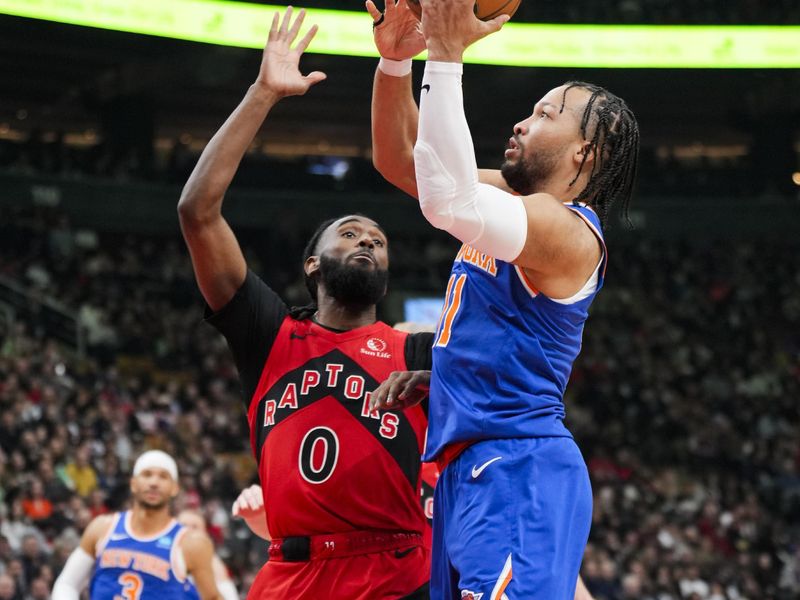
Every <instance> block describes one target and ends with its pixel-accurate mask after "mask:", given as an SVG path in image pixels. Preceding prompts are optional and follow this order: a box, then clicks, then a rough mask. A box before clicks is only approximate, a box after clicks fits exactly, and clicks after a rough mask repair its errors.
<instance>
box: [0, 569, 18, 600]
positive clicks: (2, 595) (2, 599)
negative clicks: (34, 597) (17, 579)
mask: <svg viewBox="0 0 800 600" xmlns="http://www.w3.org/2000/svg"><path fill="white" fill-rule="evenodd" d="M0 600H22V596H20V595H19V594H18V593H17V586H16V584H15V583H14V579H13V578H11V577H10V576H9V575H7V574H5V573H3V574H0Z"/></svg>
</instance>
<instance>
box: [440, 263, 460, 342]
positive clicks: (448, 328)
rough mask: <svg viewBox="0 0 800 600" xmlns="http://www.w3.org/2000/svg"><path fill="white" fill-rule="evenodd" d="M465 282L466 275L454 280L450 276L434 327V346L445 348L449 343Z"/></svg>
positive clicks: (453, 276)
mask: <svg viewBox="0 0 800 600" xmlns="http://www.w3.org/2000/svg"><path fill="white" fill-rule="evenodd" d="M466 282H467V275H466V273H463V274H461V275H459V276H458V279H456V276H455V275H450V281H448V282H447V292H446V293H445V298H444V308H442V315H441V316H440V317H439V324H438V325H437V326H436V341H435V342H434V343H433V345H434V346H440V347H442V348H443V347H445V346H447V343H448V342H449V341H450V334H451V333H452V331H453V321H455V318H456V315H457V314H458V309H459V308H461V292H463V291H464V284H465V283H466Z"/></svg>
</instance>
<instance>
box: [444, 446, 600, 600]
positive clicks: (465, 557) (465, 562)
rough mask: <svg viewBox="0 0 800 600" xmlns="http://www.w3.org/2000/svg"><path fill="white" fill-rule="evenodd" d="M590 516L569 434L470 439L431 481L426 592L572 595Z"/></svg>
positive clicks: (587, 490) (447, 599)
mask: <svg viewBox="0 0 800 600" xmlns="http://www.w3.org/2000/svg"><path fill="white" fill-rule="evenodd" d="M591 521H592V488H591V484H590V483H589V473H588V471H587V469H586V463H585V462H584V460H583V456H581V453H580V450H579V449H578V446H577V445H576V444H575V442H574V441H573V440H572V438H568V437H547V438H521V439H502V440H486V441H481V442H478V443H476V444H473V445H472V446H470V447H468V448H467V449H466V450H465V451H464V452H463V453H462V454H461V455H460V456H458V457H457V458H456V459H455V460H454V461H453V462H452V463H450V464H449V465H448V466H447V467H446V468H445V470H444V472H443V473H442V474H441V475H440V476H439V481H438V483H437V485H436V491H435V493H434V501H433V554H432V564H431V571H432V572H431V600H451V599H452V600H461V599H462V598H463V599H472V598H474V599H475V600H477V599H479V598H482V600H502V599H504V598H508V600H517V599H520V600H521V599H523V598H524V599H525V600H573V597H574V595H575V583H576V580H577V578H578V572H579V571H580V566H581V559H582V557H583V551H584V547H585V546H586V541H587V539H588V537H589V529H590V527H591ZM470 594H471V595H470Z"/></svg>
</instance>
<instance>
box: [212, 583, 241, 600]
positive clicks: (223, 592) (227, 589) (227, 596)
mask: <svg viewBox="0 0 800 600" xmlns="http://www.w3.org/2000/svg"><path fill="white" fill-rule="evenodd" d="M217 589H218V590H219V594H220V596H222V598H223V599H224V600H239V592H237V591H236V586H235V585H233V582H232V581H231V580H230V579H226V580H225V581H217Z"/></svg>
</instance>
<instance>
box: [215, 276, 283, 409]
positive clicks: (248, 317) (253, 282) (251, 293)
mask: <svg viewBox="0 0 800 600" xmlns="http://www.w3.org/2000/svg"><path fill="white" fill-rule="evenodd" d="M288 314H289V309H288V307H287V306H286V304H285V303H284V302H283V300H281V298H280V297H279V296H278V295H277V294H276V293H275V292H274V291H273V290H272V289H271V288H270V287H269V286H268V285H267V284H266V283H264V282H263V281H262V280H261V278H260V277H259V276H258V275H256V274H255V273H253V272H252V271H249V270H248V271H247V276H246V277H245V280H244V283H243V284H242V287H240V288H239V290H238V291H237V292H236V294H235V295H234V297H233V298H231V301H230V302H228V304H226V305H225V306H224V307H223V308H222V309H220V310H219V311H217V312H216V313H215V312H212V311H211V309H210V308H209V307H208V306H206V314H205V319H206V322H207V323H209V324H210V325H212V326H213V327H214V328H215V329H217V331H219V332H220V333H221V334H222V335H223V336H225V339H226V340H227V341H228V347H229V348H230V349H231V354H233V360H234V362H235V363H236V367H237V369H238V370H239V378H240V379H241V382H242V392H243V394H244V398H243V400H244V403H245V406H249V404H250V399H251V398H252V396H253V394H254V393H255V390H256V386H257V385H258V380H259V379H260V377H261V372H262V370H263V369H264V363H265V362H266V361H267V357H268V356H269V353H270V350H271V349H272V344H273V343H274V342H275V337H276V336H277V335H278V330H280V327H281V323H283V320H284V318H285V317H286V315H288Z"/></svg>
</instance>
